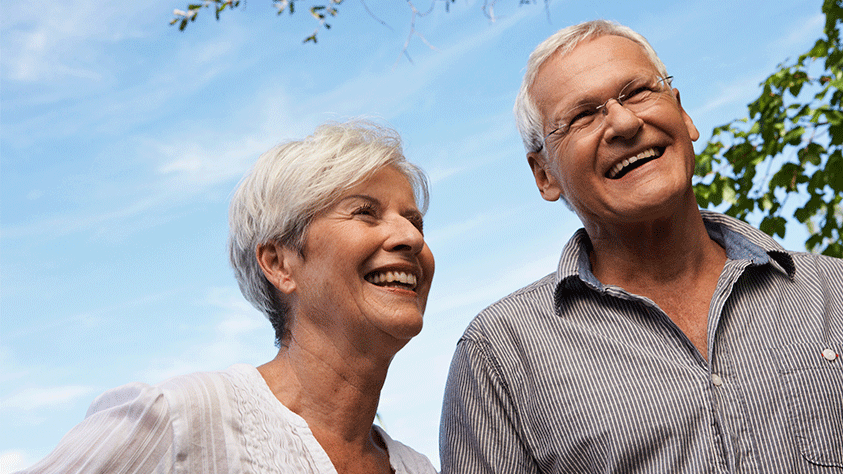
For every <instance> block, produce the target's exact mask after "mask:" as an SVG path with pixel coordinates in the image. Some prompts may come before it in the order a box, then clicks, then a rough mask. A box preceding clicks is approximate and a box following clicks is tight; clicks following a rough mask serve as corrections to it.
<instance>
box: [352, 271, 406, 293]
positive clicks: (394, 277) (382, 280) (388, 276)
mask: <svg viewBox="0 0 843 474" xmlns="http://www.w3.org/2000/svg"><path fill="white" fill-rule="evenodd" d="M365 278H366V281H368V282H369V283H372V284H375V285H378V286H389V285H391V284H395V283H398V284H400V285H402V286H408V287H410V289H415V287H416V284H417V283H418V278H417V277H416V276H415V275H414V274H412V273H407V272H377V273H369V274H368V275H366V277H365Z"/></svg>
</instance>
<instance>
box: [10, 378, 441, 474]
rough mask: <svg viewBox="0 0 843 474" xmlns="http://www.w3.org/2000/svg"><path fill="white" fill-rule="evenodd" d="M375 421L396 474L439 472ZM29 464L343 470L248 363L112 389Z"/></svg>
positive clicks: (47, 468)
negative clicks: (51, 447)
mask: <svg viewBox="0 0 843 474" xmlns="http://www.w3.org/2000/svg"><path fill="white" fill-rule="evenodd" d="M375 429H377V430H378V433H380V435H381V437H382V438H383V440H384V442H385V443H386V447H387V451H388V452H389V462H390V464H391V465H392V468H393V469H394V470H395V473H396V474H422V473H424V474H428V473H433V474H435V473H436V469H435V468H434V467H433V465H432V464H431V463H430V460H428V459H427V458H426V457H425V456H424V455H422V454H420V453H418V452H416V451H415V450H413V449H411V448H409V447H407V446H405V445H404V444H402V443H399V442H398V441H394V440H393V439H392V438H390V437H389V436H388V435H387V434H386V433H384V431H383V430H382V429H380V427H377V426H375ZM20 472H33V473H34V472H38V473H53V472H55V473H72V472H86V473H93V472H96V473H106V472H107V473H279V474H282V473H283V474H288V473H319V474H328V473H330V474H336V473H337V471H336V469H335V468H334V466H333V464H332V463H331V460H330V459H329V458H328V454H327V453H326V452H325V450H323V449H322V446H320V445H319V443H318V442H317V441H316V438H315V437H314V436H313V433H312V432H311V431H310V428H309V427H308V426H307V422H305V421H304V419H303V418H301V417H300V416H298V415H297V414H295V413H293V412H292V411H290V410H289V409H288V408H287V407H285V406H284V405H283V404H281V402H279V401H278V399H277V398H275V395H273V393H272V391H271V390H270V389H269V387H268V386H267V385H266V382H265V381H264V379H263V377H262V376H261V375H260V373H259V372H258V371H257V369H256V368H254V367H252V366H250V365H245V364H238V365H233V366H231V367H229V368H228V369H226V370H224V371H219V372H200V373H195V374H190V375H184V376H180V377H175V378H173V379H170V380H167V381H166V382H163V383H161V384H158V385H152V386H151V385H147V384H143V383H139V382H135V383H130V384H127V385H124V386H122V387H118V388H115V389H113V390H109V391H107V392H105V393H104V394H102V395H100V396H99V397H98V398H97V399H96V400H94V402H93V403H92V404H91V407H90V408H89V409H88V413H87V415H86V416H85V419H84V420H83V421H82V422H81V423H79V424H78V425H76V426H75V427H74V428H73V429H72V430H70V432H68V433H67V434H66V435H65V436H64V438H62V440H61V442H60V443H59V445H58V446H57V447H56V449H55V450H53V452H52V453H50V455H49V456H47V457H46V458H44V459H43V460H41V461H40V462H39V463H37V464H36V465H34V466H32V467H31V468H29V469H27V470H24V471H20Z"/></svg>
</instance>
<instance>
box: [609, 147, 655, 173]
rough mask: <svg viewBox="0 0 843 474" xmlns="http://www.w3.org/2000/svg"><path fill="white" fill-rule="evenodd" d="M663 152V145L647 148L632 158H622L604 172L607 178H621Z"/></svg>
mask: <svg viewBox="0 0 843 474" xmlns="http://www.w3.org/2000/svg"><path fill="white" fill-rule="evenodd" d="M663 153H664V148H663V147H654V148H648V149H646V150H644V151H642V152H641V153H639V154H637V155H635V156H633V157H632V158H624V159H623V160H621V161H619V162H618V163H616V164H615V166H613V167H611V168H610V169H609V171H607V172H606V177H607V178H609V179H620V178H623V177H624V176H625V175H626V174H627V173H629V172H630V171H632V170H634V169H635V168H638V167H639V166H641V165H643V164H644V163H647V162H649V161H652V160H655V159H656V158H658V157H660V156H662V154H663Z"/></svg>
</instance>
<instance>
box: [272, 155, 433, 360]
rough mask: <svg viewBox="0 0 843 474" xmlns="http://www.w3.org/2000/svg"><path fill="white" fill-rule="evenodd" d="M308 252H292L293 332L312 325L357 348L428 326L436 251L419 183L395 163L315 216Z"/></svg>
mask: <svg viewBox="0 0 843 474" xmlns="http://www.w3.org/2000/svg"><path fill="white" fill-rule="evenodd" d="M290 253H291V252H288V253H287V255H290ZM303 254H304V257H301V256H298V255H296V256H292V257H290V262H291V264H290V275H291V279H292V281H293V282H294V284H295V290H294V291H293V294H292V295H291V296H292V297H293V301H294V305H295V314H294V316H293V318H292V320H291V321H290V323H291V326H290V330H291V334H292V336H293V337H297V332H299V331H301V330H302V329H304V328H305V327H306V326H307V327H309V329H308V330H311V329H315V330H318V331H322V332H324V333H325V334H327V335H328V336H329V337H331V338H342V339H344V340H345V341H347V342H349V343H351V344H352V345H354V346H356V347H357V348H358V349H362V350H372V349H377V348H376V347H374V346H373V345H374V344H378V346H379V347H380V346H382V344H383V343H384V342H388V343H389V345H393V344H397V348H396V349H395V350H397V349H398V348H400V347H403V345H404V344H406V343H407V341H409V340H410V338H412V337H413V336H415V335H416V334H418V333H419V331H421V328H422V315H423V313H424V309H425V305H426V303H427V294H428V292H429V291H430V283H431V280H432V279H433V270H434V261H433V254H432V253H431V251H430V249H429V248H428V246H427V244H426V243H425V241H424V236H423V234H422V215H421V212H420V211H419V210H418V208H417V207H416V202H415V197H414V194H413V188H412V187H411V186H410V183H409V182H408V181H407V179H406V178H405V177H404V176H403V175H402V174H401V173H400V172H398V171H396V170H395V169H394V168H392V167H390V166H388V167H385V168H383V169H382V170H380V171H379V172H377V173H376V174H375V175H374V176H372V177H371V178H370V179H368V180H367V181H365V182H363V183H361V184H359V185H357V186H355V187H353V188H351V189H349V190H348V192H346V193H345V194H344V195H343V196H342V197H341V198H340V199H339V201H338V202H337V203H336V204H334V205H333V206H332V207H330V208H329V209H328V210H327V211H325V212H324V213H322V214H320V215H319V216H317V217H316V218H314V219H313V221H312V222H311V225H310V227H309V228H308V231H307V236H306V239H305V245H304V252H303ZM334 340H336V339H334Z"/></svg>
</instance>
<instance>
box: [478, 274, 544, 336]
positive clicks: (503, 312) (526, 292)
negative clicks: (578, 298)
mask: <svg viewBox="0 0 843 474" xmlns="http://www.w3.org/2000/svg"><path fill="white" fill-rule="evenodd" d="M556 280H557V277H556V273H551V274H549V275H547V276H545V277H543V278H541V279H539V280H536V281H534V282H533V283H530V284H529V285H527V286H525V287H523V288H520V289H518V290H516V291H514V292H512V293H510V294H508V295H506V296H504V297H503V298H501V299H499V300H497V301H495V302H494V303H492V304H491V305H489V306H487V307H486V308H485V309H483V310H482V311H480V313H479V314H478V315H477V316H475V317H474V319H473V320H472V321H471V323H470V324H469V325H468V328H467V329H466V331H465V334H464V335H463V339H466V338H468V339H475V338H478V337H482V335H483V334H486V333H488V332H489V331H495V332H497V331H499V330H501V329H505V328H509V329H512V328H513V327H515V326H523V325H524V324H528V323H529V321H532V320H535V318H545V317H548V316H551V315H553V314H554V307H553V294H554V291H555V287H556V283H557V281H556Z"/></svg>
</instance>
